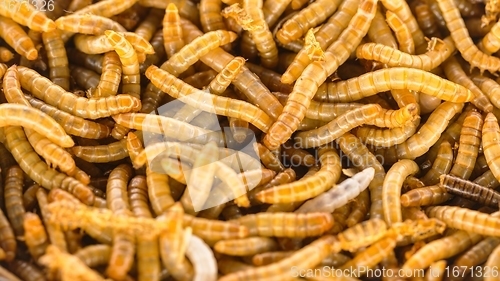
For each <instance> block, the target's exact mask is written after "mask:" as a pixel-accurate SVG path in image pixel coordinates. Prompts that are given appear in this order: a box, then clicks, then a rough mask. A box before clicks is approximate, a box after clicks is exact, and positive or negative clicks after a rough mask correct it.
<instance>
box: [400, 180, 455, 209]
mask: <svg viewBox="0 0 500 281" xmlns="http://www.w3.org/2000/svg"><path fill="white" fill-rule="evenodd" d="M451 197H452V196H451V195H450V194H448V193H447V192H446V189H445V188H443V187H442V186H439V185H433V186H426V187H421V188H416V189H412V190H410V191H408V192H406V193H405V194H403V195H401V205H402V206H403V207H415V206H427V205H438V204H441V203H443V202H445V201H448V200H449V199H451Z"/></svg>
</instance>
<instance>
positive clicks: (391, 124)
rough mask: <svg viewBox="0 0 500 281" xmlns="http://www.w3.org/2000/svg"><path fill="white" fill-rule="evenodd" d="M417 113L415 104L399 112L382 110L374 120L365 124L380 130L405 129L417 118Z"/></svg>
mask: <svg viewBox="0 0 500 281" xmlns="http://www.w3.org/2000/svg"><path fill="white" fill-rule="evenodd" d="M418 111H419V108H418V105H417V104H416V103H411V104H408V105H406V106H404V107H402V108H401V109H399V110H385V109H383V110H381V111H380V113H379V115H378V116H376V117H375V119H373V120H371V121H368V122H367V124H369V125H375V126H377V127H382V128H384V127H386V128H397V127H405V126H406V125H409V124H411V122H412V121H414V120H415V119H416V118H417V115H418Z"/></svg>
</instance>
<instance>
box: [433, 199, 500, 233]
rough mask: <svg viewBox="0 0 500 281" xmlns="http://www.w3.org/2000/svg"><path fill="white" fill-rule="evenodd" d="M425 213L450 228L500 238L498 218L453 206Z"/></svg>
mask: <svg viewBox="0 0 500 281" xmlns="http://www.w3.org/2000/svg"><path fill="white" fill-rule="evenodd" d="M425 213H426V214H427V215H428V216H429V217H433V218H437V219H439V220H442V221H443V222H445V223H446V224H447V225H448V227H452V228H456V229H459V230H464V231H468V232H470V233H477V234H480V235H485V236H500V234H499V230H498V223H500V219H499V218H498V217H497V216H491V215H489V214H485V213H480V212H478V211H473V210H469V209H466V208H460V207H453V206H435V207H427V209H426V210H425Z"/></svg>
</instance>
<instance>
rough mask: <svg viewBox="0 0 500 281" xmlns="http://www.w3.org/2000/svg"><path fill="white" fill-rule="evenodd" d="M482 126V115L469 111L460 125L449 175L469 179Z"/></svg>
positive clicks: (477, 149)
mask: <svg viewBox="0 0 500 281" xmlns="http://www.w3.org/2000/svg"><path fill="white" fill-rule="evenodd" d="M482 128H483V117H482V116H481V114H480V113H478V112H476V111H470V112H469V113H468V114H467V117H465V120H464V123H463V125H462V130H461V132H460V143H459V147H458V153H457V156H456V158H455V163H454V165H453V167H452V168H451V171H450V174H451V175H454V176H457V177H459V178H463V179H465V180H467V179H469V177H470V175H471V174H472V171H473V169H474V163H475V162H476V159H477V155H478V152H479V145H480V143H481V131H482Z"/></svg>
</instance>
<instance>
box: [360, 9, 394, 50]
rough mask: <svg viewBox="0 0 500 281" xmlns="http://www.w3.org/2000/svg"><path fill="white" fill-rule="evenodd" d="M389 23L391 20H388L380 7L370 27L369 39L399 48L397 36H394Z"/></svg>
mask: <svg viewBox="0 0 500 281" xmlns="http://www.w3.org/2000/svg"><path fill="white" fill-rule="evenodd" d="M388 23H389V21H388V20H387V21H386V17H384V15H383V14H382V12H381V9H380V8H378V9H377V13H376V14H375V17H374V18H373V20H372V24H371V26H370V29H368V34H367V35H368V39H370V41H372V42H373V43H380V44H384V45H386V46H391V47H393V48H397V47H398V43H397V42H396V38H394V36H393V34H392V32H391V28H390V27H389V25H388ZM396 35H397V34H396Z"/></svg>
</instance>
